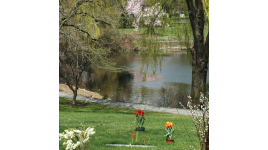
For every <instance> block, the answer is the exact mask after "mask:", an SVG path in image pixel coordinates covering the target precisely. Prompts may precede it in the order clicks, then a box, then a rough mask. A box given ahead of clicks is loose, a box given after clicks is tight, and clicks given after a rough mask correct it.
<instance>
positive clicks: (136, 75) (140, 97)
mask: <svg viewBox="0 0 268 150" xmlns="http://www.w3.org/2000/svg"><path fill="white" fill-rule="evenodd" d="M115 60H116V62H117V64H118V65H120V66H128V67H130V68H131V69H132V71H129V72H119V73H115V72H109V71H104V70H94V72H93V73H92V74H86V76H85V77H83V86H84V88H86V89H88V90H91V91H95V92H98V93H100V94H101V95H103V96H104V97H106V98H110V99H112V100H115V101H124V102H132V103H142V104H148V105H154V106H164V107H180V105H179V102H181V103H182V104H183V105H186V103H187V96H188V95H189V94H190V90H191V80H192V79H191V78H192V70H191V69H192V67H191V65H190V63H189V60H188V58H187V54H186V53H185V52H180V53H173V54H169V55H165V56H162V65H161V70H160V66H158V67H157V70H156V72H155V75H153V74H152V70H151V69H150V68H149V69H148V73H147V74H146V80H145V81H144V80H143V79H144V78H143V77H144V74H142V73H140V66H141V60H142V58H141V56H139V55H135V56H133V55H132V56H131V55H129V56H125V57H124V58H122V57H120V58H116V59H115ZM207 80H208V79H207Z"/></svg>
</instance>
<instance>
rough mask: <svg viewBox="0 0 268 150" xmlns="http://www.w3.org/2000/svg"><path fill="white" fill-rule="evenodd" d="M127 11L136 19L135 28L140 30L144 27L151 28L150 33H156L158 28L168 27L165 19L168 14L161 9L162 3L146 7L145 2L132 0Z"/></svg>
mask: <svg viewBox="0 0 268 150" xmlns="http://www.w3.org/2000/svg"><path fill="white" fill-rule="evenodd" d="M126 10H127V11H128V13H130V14H134V16H135V17H136V19H135V21H134V22H133V26H134V27H135V28H136V30H138V28H139V27H140V26H142V25H145V26H147V27H149V29H151V30H148V31H154V30H153V29H154V28H155V27H156V26H165V27H166V26H168V24H167V22H166V21H165V19H163V18H165V17H167V18H168V14H167V13H165V12H164V10H163V9H162V8H161V5H160V3H156V4H155V5H153V6H152V7H145V4H144V0H131V1H129V2H128V4H127V7H126Z"/></svg>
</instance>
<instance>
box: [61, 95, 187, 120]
mask: <svg viewBox="0 0 268 150" xmlns="http://www.w3.org/2000/svg"><path fill="white" fill-rule="evenodd" d="M59 97H65V98H70V99H72V98H73V95H72V94H69V93H64V92H59ZM76 99H77V100H85V101H89V102H93V103H100V104H104V105H111V106H117V107H125V108H131V109H137V110H138V109H140V110H143V111H153V112H164V113H171V114H178V112H179V113H180V114H181V115H191V113H190V111H189V110H185V109H179V108H178V109H176V108H165V107H155V106H149V105H142V104H132V103H123V102H115V101H109V100H104V99H94V98H89V97H84V96H80V95H78V96H77V97H76Z"/></svg>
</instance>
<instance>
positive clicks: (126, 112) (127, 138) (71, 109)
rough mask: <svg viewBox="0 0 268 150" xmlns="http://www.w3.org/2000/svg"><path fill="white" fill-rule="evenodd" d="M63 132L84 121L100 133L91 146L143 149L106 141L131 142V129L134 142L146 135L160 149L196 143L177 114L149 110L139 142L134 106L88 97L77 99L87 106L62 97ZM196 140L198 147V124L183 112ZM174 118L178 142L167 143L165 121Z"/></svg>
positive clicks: (186, 149)
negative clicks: (117, 104)
mask: <svg viewBox="0 0 268 150" xmlns="http://www.w3.org/2000/svg"><path fill="white" fill-rule="evenodd" d="M59 103H60V105H59V132H60V133H62V132H63V131H64V130H65V129H68V128H77V129H79V128H80V127H82V126H81V123H82V124H83V125H84V126H86V127H94V128H95V131H96V133H95V134H94V135H93V136H92V137H91V139H90V144H89V146H88V147H89V148H90V149H92V150H106V149H137V150H138V149H142V148H134V147H133V148H129V147H106V146H105V144H130V143H131V133H133V135H134V136H133V137H134V140H133V144H138V145H144V136H145V135H146V145H154V146H156V147H155V148H143V149H158V150H173V149H178V150H192V149H193V148H191V147H190V146H193V144H192V142H191V140H190V138H189V137H188V135H187V132H186V131H185V128H184V126H183V123H182V121H181V119H180V117H179V115H176V114H167V113H156V112H147V111H144V112H145V118H146V120H145V124H144V127H145V131H144V132H139V134H138V135H139V136H138V142H137V143H136V142H135V141H136V140H135V138H136V132H135V131H134V130H135V128H136V125H135V122H134V121H135V113H136V110H134V109H127V108H121V107H114V106H105V105H101V104H95V103H90V102H84V101H77V103H78V104H80V105H83V106H69V105H66V104H71V100H70V99H66V98H59ZM182 118H183V121H184V123H185V125H186V127H187V129H188V132H189V134H190V136H191V137H192V140H193V141H194V143H195V145H196V146H197V148H200V147H199V141H198V137H197V133H196V131H195V127H194V124H193V122H192V120H191V118H190V117H189V116H182ZM167 121H169V122H173V124H174V129H175V133H174V135H173V136H172V138H173V139H174V140H175V143H166V141H165V136H164V134H165V123H166V122H167ZM62 143H63V142H61V141H60V142H59V147H60V150H63V149H64V148H63V147H62Z"/></svg>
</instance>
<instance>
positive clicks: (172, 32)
mask: <svg viewBox="0 0 268 150" xmlns="http://www.w3.org/2000/svg"><path fill="white" fill-rule="evenodd" d="M185 25H186V26H188V28H190V29H191V25H190V24H177V26H185ZM119 31H120V32H123V33H127V34H133V33H139V34H142V33H144V29H143V28H141V29H139V30H138V31H135V28H126V29H119ZM155 32H156V33H157V34H158V35H161V36H169V37H176V36H177V35H176V30H175V27H170V28H166V30H165V32H164V31H163V30H162V29H159V28H156V29H155ZM207 33H208V27H207V26H205V27H204V38H206V36H207Z"/></svg>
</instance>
